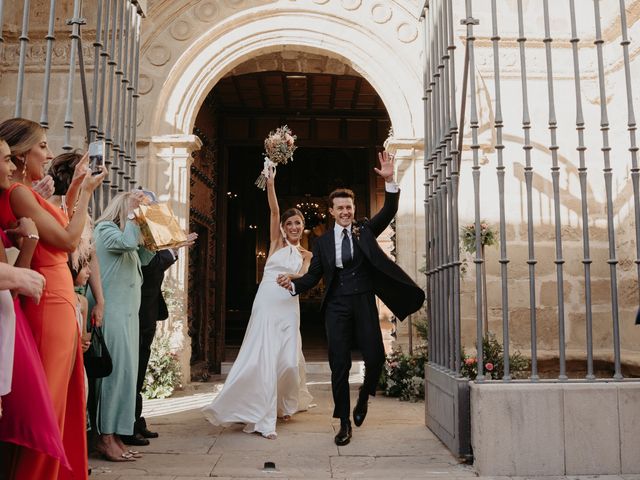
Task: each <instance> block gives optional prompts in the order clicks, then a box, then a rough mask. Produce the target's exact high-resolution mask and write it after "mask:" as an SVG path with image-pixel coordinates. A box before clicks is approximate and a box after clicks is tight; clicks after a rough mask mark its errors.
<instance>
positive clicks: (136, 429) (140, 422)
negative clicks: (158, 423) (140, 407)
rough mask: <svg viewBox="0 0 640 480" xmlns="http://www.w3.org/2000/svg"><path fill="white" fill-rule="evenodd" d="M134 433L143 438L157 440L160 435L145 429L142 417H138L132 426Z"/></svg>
mask: <svg viewBox="0 0 640 480" xmlns="http://www.w3.org/2000/svg"><path fill="white" fill-rule="evenodd" d="M133 430H134V432H136V433H139V434H140V435H142V436H143V437H144V438H158V437H159V436H160V435H159V434H158V433H157V432H152V431H151V430H149V429H148V428H147V421H146V420H145V418H144V417H140V418H139V419H138V421H137V422H136V423H135V425H134V429H133Z"/></svg>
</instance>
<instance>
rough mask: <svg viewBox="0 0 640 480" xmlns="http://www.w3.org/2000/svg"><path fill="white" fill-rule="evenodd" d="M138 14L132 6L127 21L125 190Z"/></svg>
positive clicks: (129, 166)
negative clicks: (127, 64) (129, 25)
mask: <svg viewBox="0 0 640 480" xmlns="http://www.w3.org/2000/svg"><path fill="white" fill-rule="evenodd" d="M137 15H138V14H137V13H136V9H135V8H132V9H131V15H130V18H129V23H130V24H131V27H130V32H129V36H130V38H129V45H130V48H129V70H128V75H127V105H126V115H125V140H124V145H125V157H124V162H125V165H124V167H125V169H124V178H123V180H124V183H123V188H124V189H125V190H128V189H129V185H130V181H131V150H132V146H131V133H132V122H133V111H132V108H133V91H134V79H133V76H134V74H135V65H134V62H135V47H136V42H135V36H136V30H135V22H136V16H137Z"/></svg>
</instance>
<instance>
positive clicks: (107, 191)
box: [102, 0, 124, 208]
mask: <svg viewBox="0 0 640 480" xmlns="http://www.w3.org/2000/svg"><path fill="white" fill-rule="evenodd" d="M123 1H124V0H113V12H112V15H111V41H110V42H109V58H108V64H109V88H108V93H107V105H106V108H107V120H106V126H105V133H104V138H105V143H106V149H105V150H106V151H105V157H104V165H105V167H106V168H107V171H108V172H109V173H108V174H107V176H106V178H105V179H104V181H103V182H102V185H103V187H102V188H103V196H102V202H103V208H104V207H106V206H107V204H108V203H109V200H111V198H112V192H113V191H114V190H115V189H117V187H116V188H112V186H111V183H112V178H111V172H112V168H111V164H112V159H111V154H112V146H113V136H112V135H113V134H112V116H113V89H114V86H115V81H116V79H115V66H116V60H115V53H116V51H115V48H116V39H117V38H118V31H117V26H118V24H117V23H116V22H117V19H118V12H119V11H120V7H119V5H120V4H121V3H122V2H123Z"/></svg>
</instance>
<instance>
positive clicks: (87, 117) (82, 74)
mask: <svg viewBox="0 0 640 480" xmlns="http://www.w3.org/2000/svg"><path fill="white" fill-rule="evenodd" d="M78 65H79V67H80V85H81V90H82V106H83V110H84V123H85V131H86V138H87V139H88V138H89V137H90V131H91V114H90V113H89V95H88V93H87V76H86V72H85V69H84V54H83V53H82V35H78Z"/></svg>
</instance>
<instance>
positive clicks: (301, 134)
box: [189, 71, 390, 375]
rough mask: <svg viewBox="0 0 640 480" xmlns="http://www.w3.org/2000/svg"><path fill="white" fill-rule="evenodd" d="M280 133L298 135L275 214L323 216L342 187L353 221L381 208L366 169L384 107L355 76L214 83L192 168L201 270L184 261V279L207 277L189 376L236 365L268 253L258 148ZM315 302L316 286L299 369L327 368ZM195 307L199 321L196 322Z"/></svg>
mask: <svg viewBox="0 0 640 480" xmlns="http://www.w3.org/2000/svg"><path fill="white" fill-rule="evenodd" d="M284 124H287V125H289V127H291V129H292V130H293V132H294V133H295V134H296V135H297V137H298V140H297V145H298V150H297V151H296V153H295V155H294V161H293V162H292V163H290V164H288V165H284V166H281V167H279V168H278V176H277V181H276V188H277V193H278V198H279V202H280V208H281V210H284V209H286V208H289V207H291V206H295V205H296V204H298V203H301V202H313V203H317V204H319V205H320V207H321V209H322V210H323V211H324V212H326V198H327V196H328V194H329V192H331V190H333V189H334V188H337V187H340V186H348V187H349V188H351V189H353V190H354V192H355V194H356V198H357V202H356V211H357V216H358V217H363V216H370V215H371V214H372V213H375V212H376V211H377V210H378V208H379V206H381V205H382V200H383V198H384V183H383V182H382V181H380V179H378V178H377V176H376V175H375V174H374V173H373V167H374V165H375V162H376V152H378V151H380V150H381V149H382V145H383V143H384V141H385V139H386V138H387V136H388V134H389V127H390V122H389V117H388V114H387V111H386V109H385V107H384V105H383V103H382V100H381V99H380V97H379V96H378V95H377V93H376V91H375V90H374V89H373V87H372V86H371V85H370V84H369V83H368V82H367V81H366V80H365V79H364V78H362V77H360V76H358V75H357V74H356V73H355V72H352V74H346V75H337V74H325V73H302V72H283V71H266V72H258V73H246V74H240V75H229V76H227V77H225V78H223V79H222V80H220V82H219V83H218V84H217V85H216V86H215V87H214V89H213V90H212V91H211V93H210V94H209V96H208V97H207V99H206V100H205V102H204V104H203V106H202V108H201V110H200V112H199V113H198V118H197V119H196V127H195V129H194V133H195V134H196V135H198V136H199V137H200V139H201V140H203V148H202V149H201V150H200V151H198V152H196V153H195V154H194V162H193V164H192V165H191V200H190V201H191V205H190V209H191V216H192V219H198V220H201V221H203V222H205V223H206V225H207V227H208V230H209V244H210V249H209V252H210V257H209V258H208V259H207V260H206V262H207V263H204V259H203V258H196V257H191V258H190V268H191V279H196V278H199V277H200V275H202V272H201V270H203V269H208V270H209V273H208V276H207V277H206V278H207V279H208V281H209V285H208V288H207V289H206V294H205V295H206V299H205V298H204V297H203V298H200V297H192V295H191V294H190V304H189V315H190V319H191V320H190V324H191V325H192V327H193V328H192V329H191V330H190V331H192V338H191V341H192V342H191V343H192V349H193V350H194V351H195V352H196V355H195V356H194V358H192V372H193V371H194V368H193V367H194V366H195V365H196V364H197V363H201V364H202V365H203V366H204V368H208V369H209V371H211V372H219V371H220V365H221V362H223V361H232V360H233V359H234V358H235V356H236V354H237V351H238V348H239V346H240V344H241V342H242V339H243V337H244V332H245V330H246V326H247V323H248V320H249V316H250V313H251V306H252V304H253V299H254V297H255V294H256V291H257V287H258V284H259V282H260V279H261V276H262V270H263V268H264V264H265V261H266V256H267V254H268V248H269V232H268V219H269V211H268V205H267V201H266V194H265V192H263V191H261V190H259V189H257V188H256V187H255V185H254V181H255V179H256V178H257V177H258V175H259V173H260V170H261V169H262V162H263V156H262V153H263V141H264V138H265V137H266V135H267V134H268V133H269V132H270V131H272V130H275V129H276V128H277V127H279V126H280V125H284ZM331 225H332V224H331V223H330V222H329V221H325V222H324V223H323V224H321V225H318V226H317V227H316V228H314V229H313V230H312V231H311V232H309V234H308V235H307V237H306V238H307V242H306V244H305V243H304V241H303V245H304V246H305V247H306V248H308V249H310V250H311V249H312V248H313V240H314V238H317V236H319V235H321V234H322V233H323V231H324V229H326V228H330V227H331ZM322 293H323V292H322V286H319V287H318V288H316V289H314V290H313V291H311V292H308V293H306V294H305V295H303V296H302V298H301V299H300V307H301V333H302V339H303V351H304V353H305V357H306V358H307V360H326V340H325V333H324V325H323V321H322V319H321V318H320V315H319V306H320V300H321V298H322ZM203 303H206V305H207V313H206V314H207V315H208V319H206V320H205V319H202V318H201V317H202V316H203V309H202V308H201V305H202V304H203ZM195 316H198V317H200V318H197V319H196V318H194V317H195ZM205 324H206V328H204V325H205ZM204 336H208V338H207V340H206V342H204V338H203V337H204ZM203 343H204V344H205V346H206V349H205V351H203V348H202V345H203ZM198 357H199V358H198ZM203 375H204V373H203Z"/></svg>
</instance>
